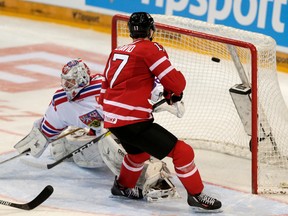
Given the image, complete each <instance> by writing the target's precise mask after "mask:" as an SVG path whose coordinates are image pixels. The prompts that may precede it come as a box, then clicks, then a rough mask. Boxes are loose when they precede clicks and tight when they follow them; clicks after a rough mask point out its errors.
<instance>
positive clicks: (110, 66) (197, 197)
mask: <svg viewBox="0 0 288 216" xmlns="http://www.w3.org/2000/svg"><path fill="white" fill-rule="evenodd" d="M128 27H129V31H130V37H131V38H132V39H133V42H132V43H130V44H127V45H124V46H121V47H118V48H116V49H114V50H113V51H112V52H111V54H110V56H109V59H108V61H107V64H106V68H105V71H104V78H103V82H102V89H101V94H100V100H99V103H100V104H102V106H103V113H104V127H105V128H109V129H110V131H111V132H112V133H113V134H114V135H115V136H116V137H118V138H119V140H120V141H121V143H122V145H123V147H124V149H125V150H126V151H127V153H128V154H126V155H125V157H124V160H123V163H122V167H121V172H120V175H119V176H118V178H117V177H116V178H115V181H114V185H113V187H112V189H111V192H112V194H113V195H118V196H125V197H128V198H132V199H141V198H143V195H142V191H141V189H139V188H137V187H135V185H136V182H137V180H138V178H139V176H140V174H141V171H142V169H143V163H144V162H145V161H146V160H147V159H149V157H150V155H152V156H154V157H156V158H158V159H160V160H161V159H163V158H164V157H166V156H168V157H171V158H172V159H173V164H174V168H175V171H176V175H177V176H178V178H179V179H180V181H181V182H182V184H183V186H184V187H185V189H186V190H187V193H188V198H187V201H188V204H189V205H190V206H192V207H193V208H200V209H202V210H209V211H213V210H217V209H220V208H221V202H220V201H219V200H217V199H215V198H212V197H210V196H208V195H206V194H204V193H203V192H202V191H203V188H204V185H203V182H202V180H201V177H200V174H199V171H198V169H197V167H196V165H195V163H194V151H193V149H192V147H191V146H190V145H188V144H186V143H185V142H184V141H182V140H179V139H178V138H177V137H176V136H174V135H173V134H172V133H170V132H169V131H167V130H166V129H165V128H163V127H162V126H160V125H159V124H157V123H154V122H153V115H152V105H151V104H150V103H149V100H150V98H151V91H152V90H153V84H154V79H155V77H156V78H158V79H159V81H160V82H161V84H162V85H163V87H164V97H165V99H166V101H167V103H168V104H169V105H172V104H173V103H176V102H178V101H181V100H182V96H183V91H184V89H185V84H186V81H185V78H184V76H183V74H182V73H181V72H180V71H177V70H176V69H175V68H174V67H173V66H172V64H171V62H170V61H169V58H168V54H167V53H166V51H165V49H164V47H163V46H161V45H160V44H158V43H156V42H152V39H153V34H154V32H155V30H156V29H155V25H154V20H153V18H152V17H151V16H150V14H148V13H146V12H136V13H133V14H132V15H131V16H130V18H129V21H128Z"/></svg>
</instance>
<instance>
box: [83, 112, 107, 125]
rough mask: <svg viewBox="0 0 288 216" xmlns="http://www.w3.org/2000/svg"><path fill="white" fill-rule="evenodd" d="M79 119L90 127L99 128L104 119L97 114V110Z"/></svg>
mask: <svg viewBox="0 0 288 216" xmlns="http://www.w3.org/2000/svg"><path fill="white" fill-rule="evenodd" d="M79 119H80V120H81V121H82V122H83V123H84V124H86V125H88V126H89V127H99V126H100V124H101V121H103V118H102V117H101V115H100V114H99V113H98V112H97V110H93V111H91V112H89V113H86V114H84V115H82V116H79Z"/></svg>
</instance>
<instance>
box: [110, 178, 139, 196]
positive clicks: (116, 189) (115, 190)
mask: <svg viewBox="0 0 288 216" xmlns="http://www.w3.org/2000/svg"><path fill="white" fill-rule="evenodd" d="M111 193H112V194H113V195H114V196H124V197H127V198H129V199H143V194H142V190H141V189H140V188H138V187H135V188H125V187H123V186H122V185H120V184H119V183H118V181H117V176H116V177H115V181H114V184H113V187H112V188H111Z"/></svg>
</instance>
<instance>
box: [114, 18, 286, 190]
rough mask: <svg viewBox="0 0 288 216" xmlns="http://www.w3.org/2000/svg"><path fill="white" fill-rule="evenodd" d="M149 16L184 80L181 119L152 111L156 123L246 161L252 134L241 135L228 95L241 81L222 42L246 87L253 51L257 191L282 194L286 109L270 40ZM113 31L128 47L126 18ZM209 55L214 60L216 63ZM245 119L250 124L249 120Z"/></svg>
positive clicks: (118, 41)
mask: <svg viewBox="0 0 288 216" xmlns="http://www.w3.org/2000/svg"><path fill="white" fill-rule="evenodd" d="M153 18H154V20H155V22H156V24H158V25H156V29H157V32H156V34H155V37H154V41H157V42H159V43H160V44H162V45H163V46H164V48H165V49H166V50H167V52H168V55H169V57H170V60H171V62H172V64H173V65H174V66H175V67H176V68H177V69H178V70H180V71H181V72H182V73H184V75H185V77H186V80H187V87H186V89H185V91H184V98H183V100H184V102H185V107H186V112H185V115H184V117H183V118H181V119H178V118H177V117H175V116H172V115H171V114H169V113H159V114H158V113H157V114H155V119H156V121H157V122H160V123H161V125H163V126H164V127H165V128H167V129H168V130H170V131H171V132H173V133H174V134H175V135H176V136H178V137H179V138H181V139H184V140H186V141H187V142H189V143H190V144H191V145H192V146H193V147H194V148H205V149H210V150H214V151H218V152H223V153H226V154H231V155H235V156H239V157H245V158H248V159H250V158H251V152H250V150H249V142H250V140H251V136H249V135H247V133H246V132H245V127H244V126H243V123H242V121H241V119H240V117H239V115H238V112H237V109H236V108H235V105H234V103H233V100H232V99H231V96H230V93H229V89H230V88H231V87H233V86H234V85H235V84H241V83H242V81H243V80H241V78H240V76H239V72H238V70H237V68H236V67H235V65H234V62H233V60H232V58H231V55H230V52H229V50H228V49H227V44H232V45H234V46H235V48H236V51H237V53H238V57H239V60H240V62H241V65H242V66H243V69H244V71H245V76H246V77H247V78H248V82H249V83H252V79H251V77H252V73H254V72H252V69H253V68H252V64H253V62H252V61H253V58H252V57H251V53H252V52H255V53H257V59H258V60H257V69H258V75H257V85H258V111H257V114H258V135H257V137H259V138H261V141H260V142H259V143H258V145H259V147H258V160H257V166H258V169H257V170H258V171H257V172H258V179H257V183H258V193H287V192H288V189H287V185H288V159H287V158H288V145H287V143H288V124H287V123H288V110H287V107H286V105H285V102H284V100H283V98H282V95H281V91H280V88H279V84H278V80H277V72H276V50H275V49H276V44H275V41H274V40H273V39H272V38H271V37H268V36H265V35H261V34H256V33H252V32H247V31H243V30H238V29H234V28H230V27H226V26H222V25H214V24H208V23H206V22H201V21H195V20H192V19H188V18H182V17H175V16H164V15H153ZM159 24H160V25H159ZM175 27H176V28H175ZM177 27H178V28H177ZM116 28H117V37H115V38H113V40H114V42H116V44H117V46H119V45H124V44H127V43H130V42H131V38H129V32H128V28H127V20H121V19H119V20H118V21H117V25H116ZM230 39H233V41H231V40H230ZM242 42H248V43H250V44H253V45H254V46H255V47H256V49H257V51H256V50H255V51H253V50H252V52H251V50H250V49H248V48H245V46H244V47H243V43H242ZM148 52H149V51H148ZM212 57H216V58H217V59H216V61H213V60H212ZM217 60H220V61H219V62H217ZM252 86H254V85H253V84H252ZM250 97H251V95H250ZM252 100H253V98H252ZM250 115H251V114H250ZM248 120H249V121H250V124H251V118H249V119H248ZM252 124H257V122H252ZM256 176H257V175H256Z"/></svg>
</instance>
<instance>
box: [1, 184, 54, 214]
mask: <svg viewBox="0 0 288 216" xmlns="http://www.w3.org/2000/svg"><path fill="white" fill-rule="evenodd" d="M53 191H54V189H53V187H52V186H51V185H47V186H46V187H45V188H44V189H43V190H42V191H41V192H40V193H39V194H38V196H37V197H35V198H34V199H33V200H32V201H30V202H28V203H24V204H18V203H12V202H8V201H4V200H0V204H1V205H5V206H11V207H14V208H18V209H23V210H32V209H34V208H36V207H37V206H39V205H40V204H41V203H43V202H44V201H45V200H46V199H48V198H49V197H50V195H51V194H52V193H53Z"/></svg>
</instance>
